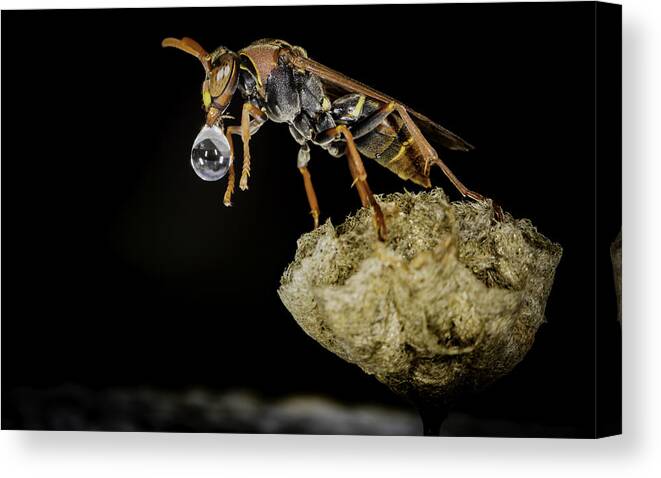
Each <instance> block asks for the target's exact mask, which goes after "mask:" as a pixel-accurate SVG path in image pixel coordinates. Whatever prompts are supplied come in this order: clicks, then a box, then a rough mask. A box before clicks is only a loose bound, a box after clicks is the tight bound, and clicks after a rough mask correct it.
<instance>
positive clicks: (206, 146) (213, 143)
mask: <svg viewBox="0 0 661 478" xmlns="http://www.w3.org/2000/svg"><path fill="white" fill-rule="evenodd" d="M190 160H191V165H192V166H193V169H194V170H195V173H196V174H197V175H198V176H199V177H200V178H202V179H204V180H205V181H218V180H219V179H222V178H223V176H225V175H226V174H227V172H228V171H229V168H230V163H231V157H230V146H229V143H228V141H227V138H226V137H225V135H224V134H223V132H222V130H221V129H220V128H219V127H218V126H207V125H205V126H204V127H203V128H202V130H201V131H200V134H198V135H197V138H195V142H194V143H193V149H192V150H191V158H190Z"/></svg>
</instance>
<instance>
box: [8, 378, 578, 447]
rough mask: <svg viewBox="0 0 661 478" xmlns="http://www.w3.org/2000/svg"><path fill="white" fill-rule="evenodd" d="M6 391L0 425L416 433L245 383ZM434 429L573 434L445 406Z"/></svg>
mask: <svg viewBox="0 0 661 478" xmlns="http://www.w3.org/2000/svg"><path fill="white" fill-rule="evenodd" d="M7 398H9V403H5V404H3V405H4V406H3V408H4V410H3V416H2V428H3V429H23V430H80V431H142V432H199V433H297V434H319V435H408V436H416V435H422V424H421V421H420V418H419V417H418V415H417V414H416V413H415V412H414V411H413V409H398V408H392V407H390V408H389V407H384V406H380V405H369V404H362V405H348V404H342V403H339V402H337V401H335V400H332V399H329V398H325V397H321V396H312V395H299V396H289V397H285V398H282V399H267V398H262V397H260V396H258V395H257V394H255V393H253V392H250V391H246V390H236V391H224V392H216V391H210V390H205V389H201V388H198V389H191V390H185V391H167V390H157V389H149V388H140V389H131V388H126V389H108V390H92V389H88V388H83V387H79V386H76V385H68V386H61V387H57V388H52V389H46V390H38V389H30V388H21V389H18V390H16V392H15V393H13V394H11V395H9V396H8V397H7ZM9 411H11V413H7V412H9ZM441 435H442V436H507V437H567V436H573V435H575V430H573V429H572V428H569V427H550V426H546V425H539V424H534V423H517V422H512V421H506V420H490V419H481V418H476V417H472V416H469V415H467V414H465V413H459V412H451V413H450V415H449V417H448V419H447V420H446V421H445V422H444V424H443V426H442V428H441Z"/></svg>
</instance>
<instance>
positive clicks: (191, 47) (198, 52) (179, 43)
mask: <svg viewBox="0 0 661 478" xmlns="http://www.w3.org/2000/svg"><path fill="white" fill-rule="evenodd" d="M161 46H162V47H163V48H167V47H172V48H177V49H179V50H182V51H185V52H186V53H188V54H190V55H193V56H194V57H195V58H197V59H198V60H200V62H201V63H202V66H203V67H204V71H206V72H207V73H208V72H209V71H210V70H211V55H209V53H207V51H206V50H205V49H204V48H202V45H200V44H199V43H198V42H196V41H195V40H193V39H192V38H188V37H184V38H182V39H181V40H179V39H178V38H171V37H168V38H165V39H164V40H163V41H162V42H161Z"/></svg>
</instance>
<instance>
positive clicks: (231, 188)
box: [223, 126, 240, 207]
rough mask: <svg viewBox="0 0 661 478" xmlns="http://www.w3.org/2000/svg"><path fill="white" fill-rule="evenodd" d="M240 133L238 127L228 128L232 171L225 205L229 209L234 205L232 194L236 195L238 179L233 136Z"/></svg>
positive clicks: (224, 200)
mask: <svg viewBox="0 0 661 478" xmlns="http://www.w3.org/2000/svg"><path fill="white" fill-rule="evenodd" d="M239 131H240V128H239V127H237V126H230V127H229V128H227V134H226V135H225V137H226V138H227V142H228V143H229V145H230V170H229V176H228V177H227V188H226V189H225V197H224V198H223V204H225V206H227V207H229V206H231V205H232V193H234V183H235V180H236V177H235V175H234V141H233V140H232V135H233V134H237V133H238V132H239Z"/></svg>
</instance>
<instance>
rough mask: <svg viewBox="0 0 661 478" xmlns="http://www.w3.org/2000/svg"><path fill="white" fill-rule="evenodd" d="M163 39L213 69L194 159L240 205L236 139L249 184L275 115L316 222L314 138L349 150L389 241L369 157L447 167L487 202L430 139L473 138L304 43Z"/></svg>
mask: <svg viewBox="0 0 661 478" xmlns="http://www.w3.org/2000/svg"><path fill="white" fill-rule="evenodd" d="M162 46H163V47H174V48H178V49H180V50H183V51H185V52H186V53H189V54H191V55H193V56H195V57H196V58H197V59H198V60H199V61H200V62H201V63H202V66H203V67H204V72H205V78H204V81H203V82H202V103H203V105H204V110H205V112H206V122H205V124H204V126H203V127H202V129H201V131H200V133H199V134H198V136H197V138H196V139H195V141H194V143H193V148H192V150H191V164H192V166H193V169H194V170H195V172H196V173H197V175H198V176H199V177H200V178H202V179H203V180H206V181H216V180H219V179H221V178H223V177H224V176H226V175H228V183H227V188H226V191H225V195H224V200H223V202H224V204H225V205H226V206H230V205H231V201H232V194H233V193H234V187H235V171H234V143H233V140H232V136H240V137H241V141H242V143H243V163H242V167H241V178H240V180H239V187H240V188H241V190H246V189H248V178H249V177H250V164H251V157H250V148H249V143H250V139H251V138H252V136H253V135H255V133H257V131H259V129H260V128H261V127H262V125H264V123H266V122H267V121H268V120H270V121H273V122H275V123H286V124H287V125H288V126H289V132H290V133H291V135H292V136H293V138H294V140H295V141H296V142H297V143H298V144H299V145H300V149H299V151H298V158H297V166H298V169H299V171H300V173H301V174H302V176H303V183H304V187H305V192H306V195H307V199H308V202H309V205H310V209H311V214H312V218H313V221H314V227H315V228H316V227H317V226H318V225H319V204H318V201H317V195H316V193H315V190H314V187H313V184H312V178H311V176H310V171H309V170H308V162H309V161H310V144H312V145H316V146H319V147H321V148H323V149H325V150H326V151H327V152H328V153H329V154H330V155H332V156H334V157H342V156H346V157H347V161H348V165H349V170H350V172H351V176H352V178H353V184H352V186H355V188H356V190H357V192H358V195H359V197H360V200H361V203H362V205H363V207H366V208H371V209H372V210H373V214H374V222H375V225H376V228H377V234H378V237H379V239H381V240H385V238H386V234H387V228H386V223H385V220H384V216H383V212H382V211H381V208H380V206H379V203H378V202H377V201H376V199H375V198H374V195H373V193H372V191H371V189H370V187H369V184H368V182H367V173H366V171H365V166H364V164H363V161H362V156H364V157H367V158H370V159H373V160H375V161H376V162H377V163H379V164H380V165H381V166H384V167H386V168H388V169H389V170H391V171H393V172H394V173H396V174H397V175H398V176H399V177H400V178H402V179H404V180H410V181H412V182H414V183H416V184H419V185H421V186H424V187H430V186H431V181H430V179H429V174H430V169H431V166H432V165H435V166H438V167H439V168H440V169H441V170H442V171H443V173H444V174H445V175H446V176H447V178H448V179H449V180H450V181H451V182H452V184H454V186H455V187H456V188H457V189H458V190H459V192H460V193H461V194H462V195H463V196H464V197H470V198H472V199H474V200H477V201H486V198H485V197H484V196H482V195H481V194H478V193H476V192H475V191H471V190H470V189H468V188H467V187H466V186H464V185H463V183H462V182H461V181H459V179H458V178H457V177H456V176H455V175H454V174H453V173H452V171H451V170H450V169H449V168H448V166H447V165H446V164H445V163H444V162H443V161H442V160H441V159H440V158H439V156H438V154H437V152H436V150H435V149H434V148H433V147H432V146H431V144H430V143H429V141H428V139H427V138H429V139H432V140H434V141H435V142H436V143H439V144H440V145H441V146H443V147H445V148H447V149H450V150H455V151H469V150H471V149H472V146H471V145H470V144H468V143H467V142H466V141H464V140H463V139H461V138H460V137H459V136H457V135H456V134H454V133H452V132H450V131H448V130H447V129H445V128H444V127H443V126H441V125H439V124H437V123H434V122H433V121H432V120H430V119H429V118H427V117H426V116H424V115H422V114H420V113H418V112H416V111H414V110H412V109H411V108H409V107H408V106H406V105H404V104H403V103H401V102H399V101H397V100H396V99H394V98H392V97H390V96H388V95H386V94H384V93H381V92H380V91H377V90H375V89H373V88H371V87H369V86H367V85H365V84H363V83H361V82H359V81H356V80H354V79H352V78H349V77H348V76H346V75H344V74H342V73H340V72H338V71H335V70H333V69H331V68H329V67H327V66H324V65H322V64H320V63H318V62H316V61H314V60H312V59H310V58H309V57H308V54H307V52H306V51H305V50H304V49H303V48H301V47H299V46H294V45H291V44H289V43H287V42H285V41H283V40H275V39H264V40H258V41H256V42H254V43H252V44H250V45H249V46H247V47H246V48H244V49H242V50H239V52H238V53H236V52H233V51H231V50H229V49H227V48H225V47H222V46H221V47H219V48H217V49H216V50H214V51H213V52H212V53H207V51H206V50H205V49H204V48H202V46H201V45H200V44H199V43H197V42H196V41H195V40H193V39H191V38H182V39H176V38H166V39H165V40H163V42H162ZM237 90H238V91H239V93H240V95H241V97H242V99H243V108H242V113H241V121H240V124H238V125H232V126H227V127H225V125H224V121H223V120H224V119H227V118H229V116H227V115H225V111H226V110H227V108H228V106H229V105H230V102H231V101H232V99H233V97H234V95H235V93H236V92H237ZM497 211H498V209H497ZM497 215H498V213H497Z"/></svg>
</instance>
